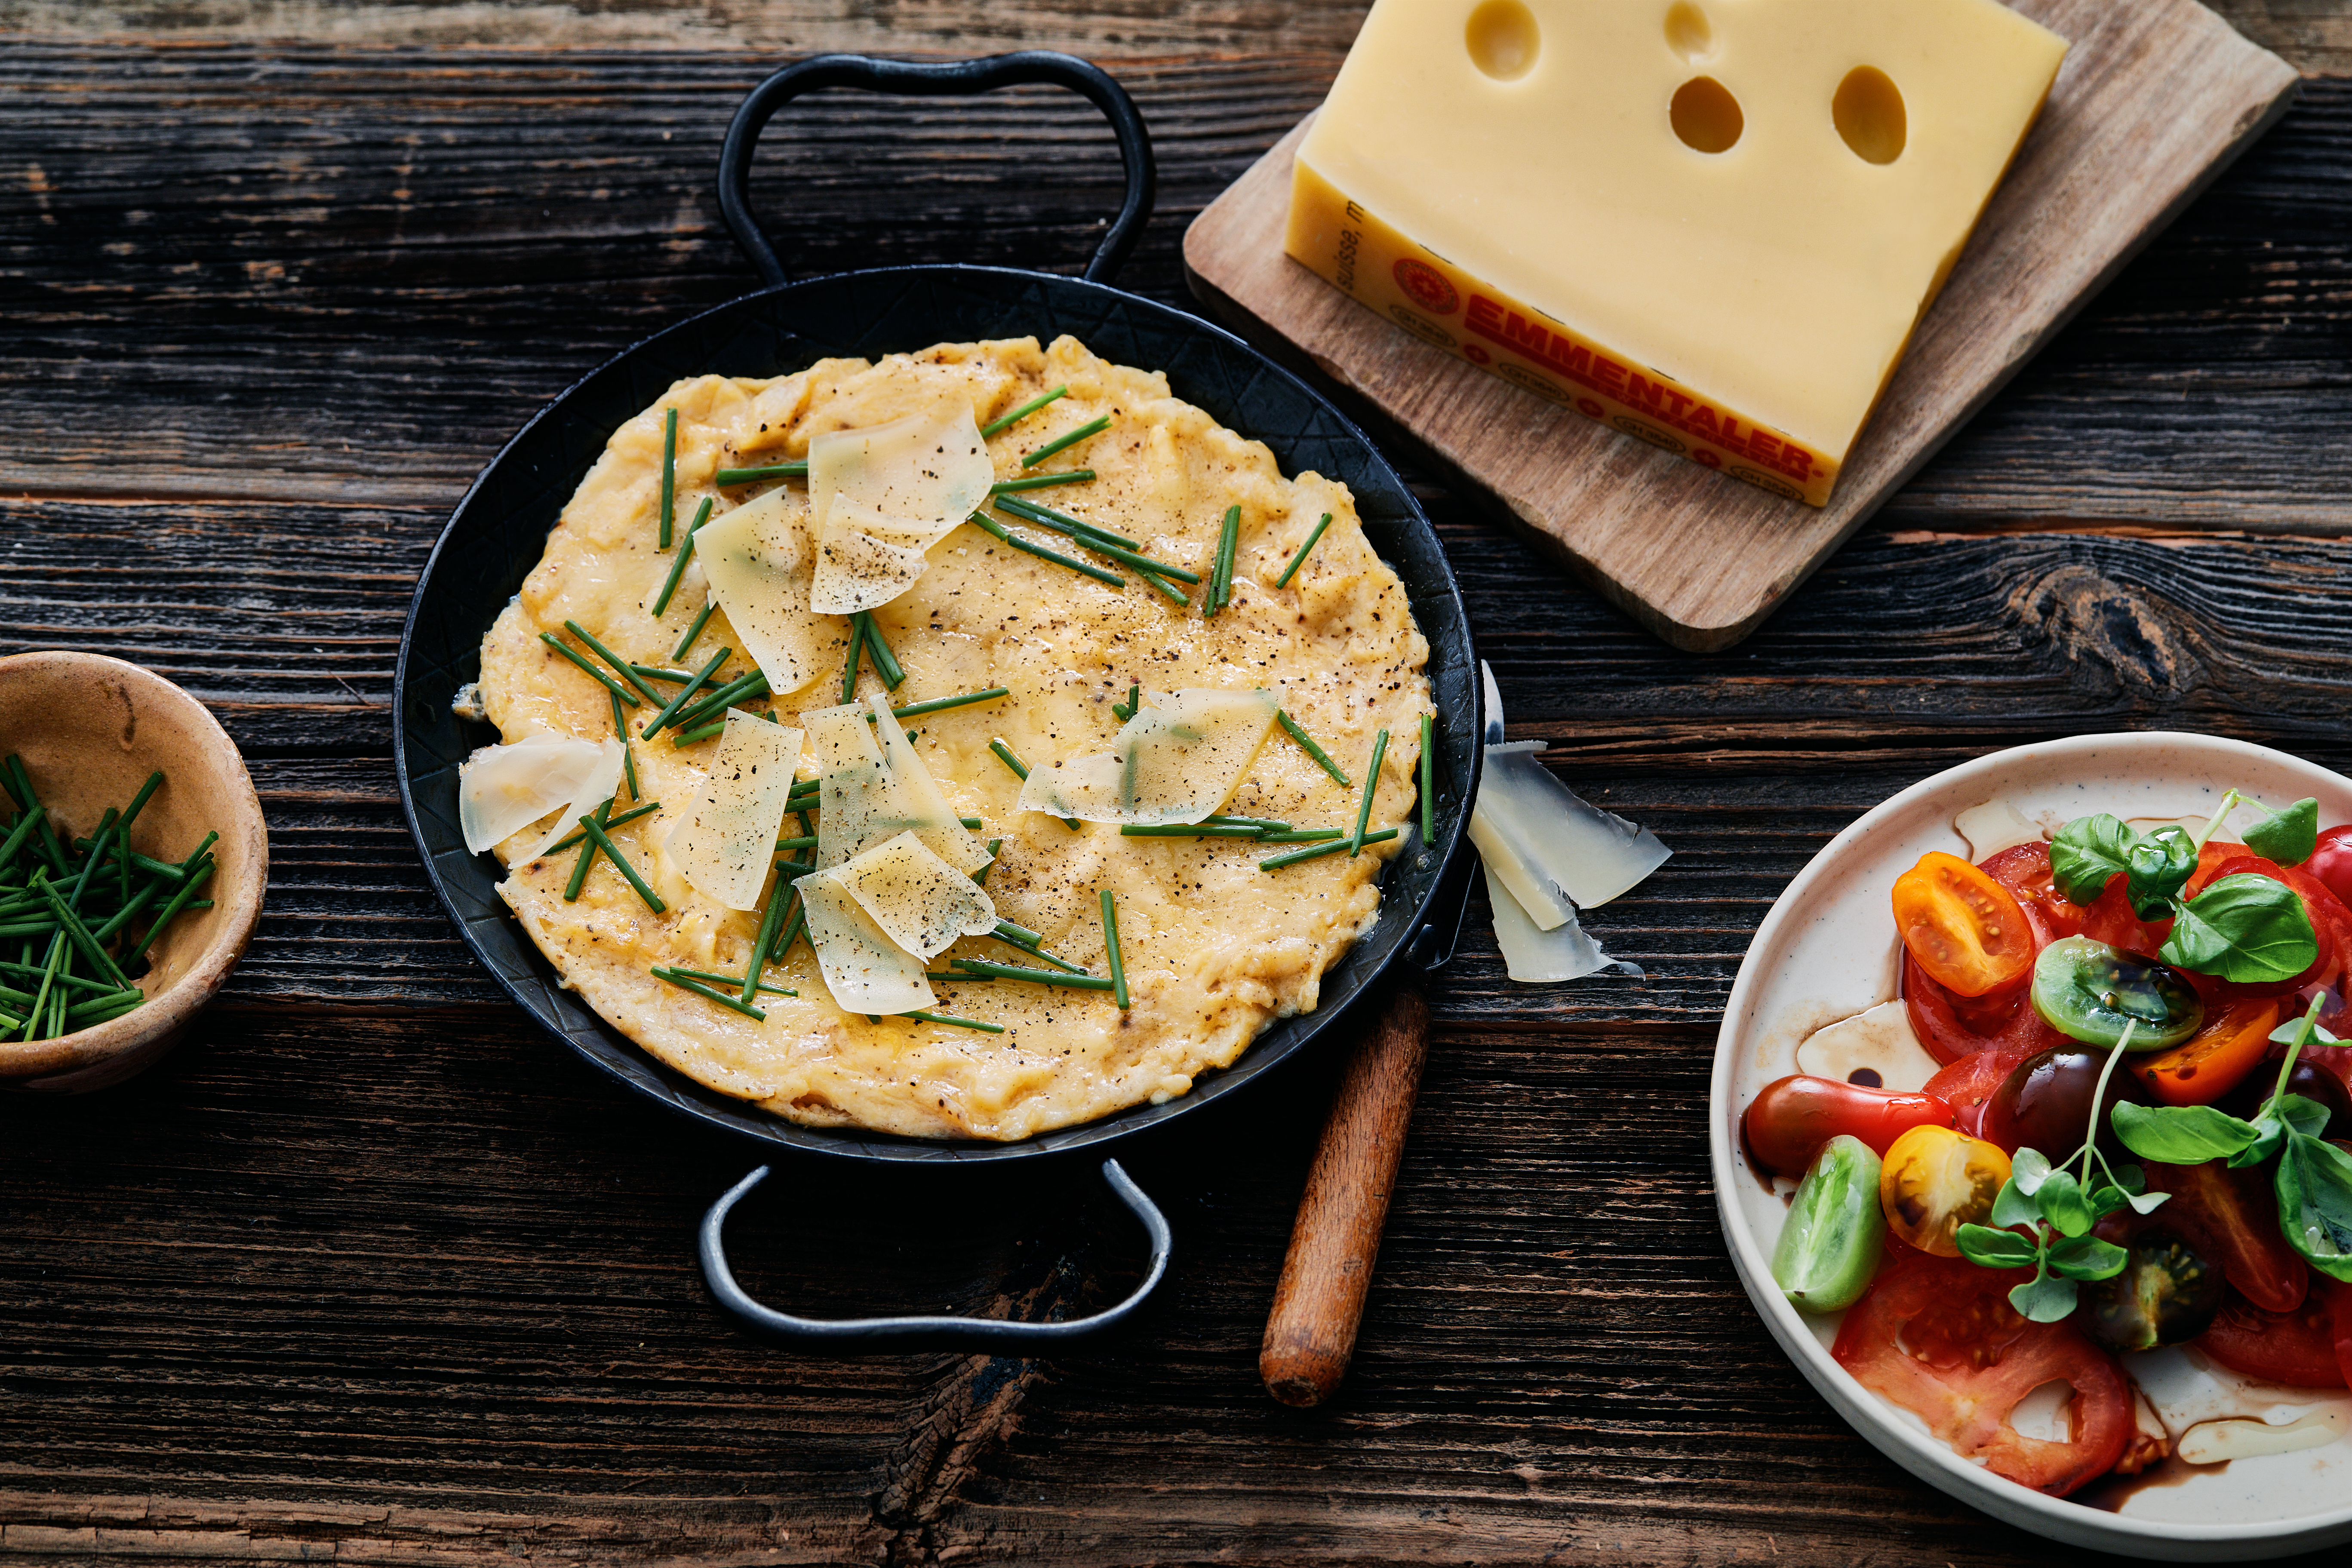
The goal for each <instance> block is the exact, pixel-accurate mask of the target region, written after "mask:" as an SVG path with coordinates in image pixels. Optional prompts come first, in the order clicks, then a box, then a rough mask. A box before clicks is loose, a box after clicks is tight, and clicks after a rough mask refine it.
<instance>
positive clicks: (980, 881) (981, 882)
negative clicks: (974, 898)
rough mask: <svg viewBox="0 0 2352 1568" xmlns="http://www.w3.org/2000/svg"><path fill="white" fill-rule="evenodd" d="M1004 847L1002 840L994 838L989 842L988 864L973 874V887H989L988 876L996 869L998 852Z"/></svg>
mask: <svg viewBox="0 0 2352 1568" xmlns="http://www.w3.org/2000/svg"><path fill="white" fill-rule="evenodd" d="M1003 847H1004V840H1003V839H1002V838H992V839H990V840H989V841H988V864H987V865H985V866H982V868H980V869H979V870H977V871H974V872H973V873H972V874H971V885H972V886H973V887H975V888H982V887H986V886H987V885H988V874H989V872H990V871H992V870H993V869H994V868H995V867H996V856H997V852H998V851H1000V850H1002V849H1003Z"/></svg>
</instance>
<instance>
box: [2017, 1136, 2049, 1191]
mask: <svg viewBox="0 0 2352 1568" xmlns="http://www.w3.org/2000/svg"><path fill="white" fill-rule="evenodd" d="M2049 1173H2050V1156H2049V1155H2047V1154H2044V1153H2043V1152H2042V1151H2041V1150H2039V1149H2031V1148H2028V1149H2020V1150H2019V1151H2018V1152H2017V1153H2016V1155H2015V1157H2013V1158H2012V1159H2011V1161H2010V1163H2009V1179H2010V1180H2011V1181H2012V1182H2015V1183H2016V1184H2017V1190H2018V1191H2019V1192H2021V1193H2023V1194H2025V1195H2026V1196H2027V1197H2029V1198H2030V1197H2032V1195H2033V1194H2035V1193H2036V1192H2038V1191H2039V1190H2041V1186H2042V1178H2043V1177H2044V1176H2047V1175H2048V1174H2049Z"/></svg>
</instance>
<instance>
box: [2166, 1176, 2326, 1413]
mask: <svg viewBox="0 0 2352 1568" xmlns="http://www.w3.org/2000/svg"><path fill="white" fill-rule="evenodd" d="M2168 1206H2169V1205H2168ZM2329 1283H2330V1284H2333V1283H2334V1281H2333V1280H2330V1281H2329ZM2337 1321H2338V1320H2337V1318H2336V1315H2335V1314H2334V1313H2332V1312H2331V1310H2330V1309H2329V1303H2328V1300H2327V1298H2326V1296H2323V1295H2321V1294H2319V1293H2318V1292H2314V1293H2313V1294H2312V1295H2310V1296H2309V1297H2307V1298H2305V1300H2304V1302H2303V1304H2302V1305H2300V1306H2298V1307H2296V1308H2295V1309H2294V1310H2292V1311H2284V1312H2268V1311H2264V1310H2263V1309H2262V1308H2260V1307H2257V1306H2255V1305H2254V1304H2253V1303H2252V1301H2249V1300H2246V1299H2245V1298H2244V1297H2242V1296H2241V1295H2239V1294H2238V1293H2237V1292H2236V1291H2234V1290H2232V1291H2231V1292H2230V1296H2229V1299H2228V1300H2225V1301H2223V1302H2222V1303H2221V1316H2219V1317H2217V1318H2215V1319H2214V1320H2213V1326H2212V1327H2211V1328H2210V1329H2208V1330H2206V1331H2204V1332H2203V1333H2201V1334H2200V1335H2198V1336H2197V1337H2196V1338H2195V1339H2193V1340H2191V1341H2189V1343H2190V1344H2193V1345H2195V1346H2196V1347H2197V1348H2198V1349H2199V1350H2200V1351H2203V1352H2205V1353H2206V1354H2207V1355H2209V1356H2211V1357H2212V1358H2213V1359H2214V1360H2215V1361H2218V1362H2220V1363H2221V1364H2222V1365H2223V1366H2226V1367H2228V1368H2229V1369H2230V1370H2231V1372H2242V1373H2245V1374H2246V1375H2247V1376H2248V1377H2259V1378H2262V1379H2263V1381H2265V1382H2268V1383H2284V1384H2286V1385H2287V1386H2288V1387H2290V1388H2342V1387H2344V1386H2345V1381H2344V1380H2345V1368H2344V1366H2343V1365H2342V1364H2341V1363H2339V1361H2338V1359H2337V1358H2338V1349H2337V1338H2336V1322H2337Z"/></svg>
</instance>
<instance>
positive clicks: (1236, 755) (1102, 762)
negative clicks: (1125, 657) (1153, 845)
mask: <svg viewBox="0 0 2352 1568" xmlns="http://www.w3.org/2000/svg"><path fill="white" fill-rule="evenodd" d="M1144 700H1145V702H1146V704H1147V706H1146V707H1144V708H1143V709H1142V710H1140V711H1139V712H1138V713H1137V714H1136V715H1135V717H1134V718H1132V719H1130V720H1129V721H1127V723H1126V725H1125V726H1124V727H1122V728H1121V729H1120V731H1119V732H1118V734H1117V735H1116V736H1114V737H1112V740H1111V749H1110V750H1109V751H1108V752H1096V753H1094V754H1092V755H1088V756H1078V757H1071V758H1067V759H1066V760H1064V761H1061V762H1057V763H1048V764H1045V765H1044V766H1041V767H1036V768H1033V769H1031V770H1030V773H1029V777H1028V778H1027V780H1026V781H1024V783H1023V784H1022V786H1021V797H1020V801H1019V805H1020V809H1022V810H1023V811H1042V812H1045V814H1047V815H1048V816H1075V817H1078V818H1080V819H1082V820H1084V821H1087V822H1132V823H1138V824H1143V825H1147V826H1157V825H1160V824H1169V823H1189V822H1199V821H1201V820H1202V818H1204V817H1208V816H1214V815H1215V814H1216V813H1217V812H1218V811H1220V810H1222V809H1223V806H1224V804H1225V802H1226V801H1227V800H1228V799H1230V798H1231V797H1232V795H1233V793H1234V789H1235V788H1236V787H1237V786H1238V785H1239V784H1241V782H1242V779H1243V777H1244V775H1246V774H1247V773H1249V770H1250V764H1251V763H1254V762H1255V761H1256V760H1257V753H1258V748H1260V747H1261V746H1263V745H1265V738H1266V736H1267V735H1268V734H1269V733H1270V732H1271V731H1273V729H1274V716H1275V711H1276V707H1277V706H1278V704H1277V703H1276V699H1275V696H1274V693H1272V692H1270V691H1223V690H1217V689H1198V688H1196V689H1191V690H1185V691H1178V692H1173V693H1169V694H1165V695H1162V694H1160V693H1146V694H1145V697H1144Z"/></svg>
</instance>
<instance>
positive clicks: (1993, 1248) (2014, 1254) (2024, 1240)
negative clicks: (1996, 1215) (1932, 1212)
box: [1952, 1225, 2042, 1268]
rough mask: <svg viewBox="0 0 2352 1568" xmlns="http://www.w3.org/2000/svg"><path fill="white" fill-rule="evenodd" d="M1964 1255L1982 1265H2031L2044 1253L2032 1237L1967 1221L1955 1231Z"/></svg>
mask: <svg viewBox="0 0 2352 1568" xmlns="http://www.w3.org/2000/svg"><path fill="white" fill-rule="evenodd" d="M1952 1239H1953V1240H1954V1241H1956V1242H1958V1244H1959V1248H1960V1256H1961V1257H1962V1258H1967V1259H1968V1260H1969V1262H1971V1263H1973V1264H1976V1265H1977V1266H1978V1267H1979V1268H2032V1266H2033V1260H2034V1258H2036V1257H2038V1256H2040V1254H2041V1251H2042V1249H2041V1247H2038V1246H2036V1245H2035V1244H2034V1242H2033V1240H2032V1238H2031V1237H2022V1236H2020V1235H2018V1234H2017V1232H2015V1231H2013V1230H1995V1229H1993V1228H1992V1227H1991V1226H1988V1225H1964V1226H1960V1228H1959V1229H1958V1230H1957V1231H1955V1232H1953V1233H1952Z"/></svg>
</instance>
